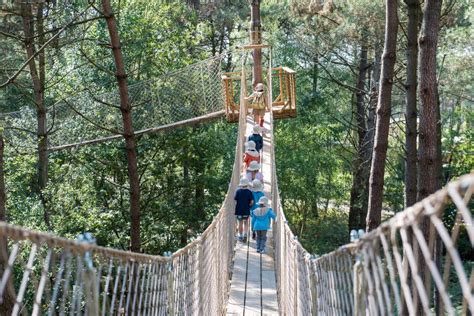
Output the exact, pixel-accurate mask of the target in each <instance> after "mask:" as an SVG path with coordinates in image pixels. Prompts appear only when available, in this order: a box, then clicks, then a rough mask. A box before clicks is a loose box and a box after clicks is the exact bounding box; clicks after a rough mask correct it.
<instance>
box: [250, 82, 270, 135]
mask: <svg viewBox="0 0 474 316" xmlns="http://www.w3.org/2000/svg"><path fill="white" fill-rule="evenodd" d="M246 99H247V100H250V108H251V109H252V114H253V120H254V122H255V125H260V126H263V117H264V115H265V110H267V111H270V109H269V108H268V102H267V95H266V94H265V86H264V85H263V83H257V84H256V85H255V89H254V91H253V93H252V94H251V95H250V96H249V97H247V98H246Z"/></svg>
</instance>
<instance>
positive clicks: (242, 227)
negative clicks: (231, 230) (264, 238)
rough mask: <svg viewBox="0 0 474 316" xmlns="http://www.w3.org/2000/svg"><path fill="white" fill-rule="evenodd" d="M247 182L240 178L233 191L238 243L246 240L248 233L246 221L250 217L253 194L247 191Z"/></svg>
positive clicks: (245, 179)
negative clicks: (236, 187)
mask: <svg viewBox="0 0 474 316" xmlns="http://www.w3.org/2000/svg"><path fill="white" fill-rule="evenodd" d="M249 184H250V182H249V180H248V179H247V178H241V179H240V182H239V188H238V189H237V191H235V196H234V200H235V201H236V203H235V216H236V217H237V221H238V225H239V227H238V229H239V235H238V239H239V240H240V241H242V240H245V239H246V238H247V231H248V219H249V216H250V208H251V207H252V205H253V204H254V202H255V201H254V199H253V193H252V191H250V190H249Z"/></svg>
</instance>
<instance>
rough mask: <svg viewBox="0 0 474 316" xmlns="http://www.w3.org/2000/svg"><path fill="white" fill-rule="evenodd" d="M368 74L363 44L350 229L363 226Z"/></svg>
mask: <svg viewBox="0 0 474 316" xmlns="http://www.w3.org/2000/svg"><path fill="white" fill-rule="evenodd" d="M366 74H367V45H366V44H363V45H362V46H361V50H360V60H359V74H358V79H357V92H356V111H355V112H356V113H355V117H356V125H357V136H358V145H357V153H356V157H355V159H354V171H353V172H354V175H353V178H352V188H351V197H350V207H349V231H351V230H352V229H359V228H362V227H360V226H359V223H360V216H361V214H362V213H363V204H364V202H363V200H364V199H365V187H364V175H363V171H364V170H363V169H364V168H363V165H364V149H365V146H364V142H365V140H366V134H367V127H366V122H365V116H366V115H365V114H366V113H365V104H364V97H365V92H364V91H365V80H366Z"/></svg>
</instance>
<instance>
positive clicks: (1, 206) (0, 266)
mask: <svg viewBox="0 0 474 316" xmlns="http://www.w3.org/2000/svg"><path fill="white" fill-rule="evenodd" d="M4 148H5V143H4V141H3V134H2V131H1V130H0V221H2V222H6V220H7V214H6V207H5V204H6V195H5V191H6V188H5V169H4V164H3V154H4ZM7 245H8V243H7V239H6V238H5V237H4V236H3V237H1V238H0V275H3V271H4V270H5V267H6V266H7V265H8V248H7V247H8V246H7ZM15 297H16V296H15V290H14V287H13V279H12V278H10V279H9V280H8V282H7V288H6V289H5V292H4V294H3V297H2V299H3V302H2V304H0V315H11V313H12V310H13V306H14V305H15Z"/></svg>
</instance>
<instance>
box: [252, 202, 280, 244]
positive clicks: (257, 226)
mask: <svg viewBox="0 0 474 316" xmlns="http://www.w3.org/2000/svg"><path fill="white" fill-rule="evenodd" d="M251 216H252V222H253V230H254V231H255V232H256V234H257V252H258V253H265V243H266V242H267V231H268V230H269V229H270V220H271V219H272V218H273V219H274V220H275V219H276V215H275V213H274V212H273V210H272V209H271V208H270V207H268V198H267V197H265V196H263V197H261V198H260V199H259V200H258V207H257V208H256V209H255V210H253V211H252V214H251Z"/></svg>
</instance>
